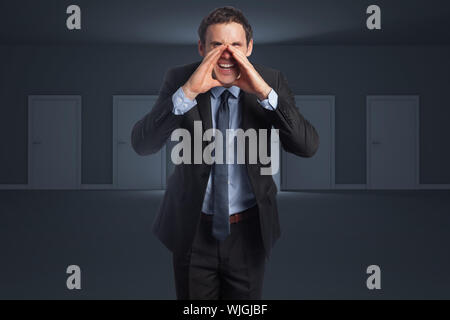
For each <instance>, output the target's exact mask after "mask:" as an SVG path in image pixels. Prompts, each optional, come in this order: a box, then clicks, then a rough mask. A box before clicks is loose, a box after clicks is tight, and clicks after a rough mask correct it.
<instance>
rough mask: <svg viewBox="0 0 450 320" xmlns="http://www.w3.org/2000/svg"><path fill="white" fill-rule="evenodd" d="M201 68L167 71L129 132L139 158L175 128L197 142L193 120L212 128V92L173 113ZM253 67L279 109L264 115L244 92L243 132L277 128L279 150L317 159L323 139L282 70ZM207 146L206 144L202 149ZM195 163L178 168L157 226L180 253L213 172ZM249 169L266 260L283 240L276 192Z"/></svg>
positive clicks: (190, 236) (186, 244) (269, 180)
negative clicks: (174, 100) (147, 108)
mask: <svg viewBox="0 0 450 320" xmlns="http://www.w3.org/2000/svg"><path fill="white" fill-rule="evenodd" d="M200 63H201V61H199V62H196V63H192V64H188V65H183V66H177V67H174V68H172V69H169V70H168V71H167V72H166V74H165V77H164V81H163V84H162V86H161V89H160V92H159V97H158V99H157V101H156V102H155V105H154V106H153V109H152V110H151V111H150V112H149V113H148V114H146V115H145V116H144V117H143V118H142V119H140V120H139V121H138V122H137V123H136V124H135V125H134V127H133V130H132V133H131V142H132V146H133V148H134V150H135V151H136V152H137V153H138V154H139V155H142V156H144V155H148V154H152V153H155V152H157V151H159V150H160V149H161V147H162V146H163V145H164V144H165V143H166V141H167V139H168V138H170V135H171V133H172V131H173V130H174V129H177V128H184V129H187V130H189V132H190V133H191V137H193V136H194V134H193V128H194V121H199V120H201V121H202V125H203V130H207V129H209V128H211V127H212V120H211V99H210V91H208V92H206V93H203V94H200V95H198V96H197V98H196V99H197V105H196V106H195V107H193V108H192V109H190V110H189V111H188V112H187V113H185V114H183V115H175V114H173V113H172V109H173V103H172V95H173V94H174V92H175V91H176V90H177V89H178V88H179V87H180V86H182V85H183V84H184V83H185V82H186V81H187V80H188V79H189V77H190V76H191V74H192V73H193V72H194V71H195V70H196V68H197V67H198V65H199V64H200ZM254 67H255V69H256V70H257V71H258V72H259V74H260V75H261V76H262V78H263V79H264V80H265V81H266V82H267V83H268V84H269V86H271V87H272V88H273V89H274V90H275V92H276V93H277V94H278V106H277V108H276V110H275V111H272V110H266V109H265V108H263V107H262V106H261V105H260V104H259V103H258V102H257V100H256V99H257V97H256V96H255V95H253V94H249V93H246V92H243V95H242V96H241V106H242V107H241V112H242V126H241V127H242V129H244V130H247V129H249V128H254V129H256V131H258V129H267V130H269V133H270V129H271V128H272V126H273V127H274V128H276V129H279V137H280V141H281V145H282V147H283V148H284V149H285V150H286V151H287V152H291V153H293V154H296V155H298V156H301V157H311V156H313V155H314V154H315V152H316V151H317V149H318V146H319V135H318V134H317V132H316V129H315V128H314V127H313V126H312V125H311V124H310V123H309V122H308V120H306V119H305V118H304V117H303V116H302V115H301V114H300V112H299V111H298V109H297V108H296V106H295V100H294V95H293V93H292V91H291V90H290V88H289V87H288V83H287V80H286V78H285V77H284V75H283V74H282V73H281V72H280V71H278V70H275V69H271V68H267V67H263V66H259V65H254ZM269 139H270V135H269ZM192 140H193V139H192ZM268 141H270V140H268ZM208 143H209V142H204V143H203V147H205V146H206V145H207V144H208ZM192 144H193V141H192ZM191 150H193V149H191ZM269 150H270V144H269ZM247 151H248V148H246V163H248V152H247ZM192 154H193V152H192ZM191 163H192V164H179V165H176V166H175V170H174V172H173V174H172V175H171V177H170V178H169V181H168V185H167V190H166V192H165V195H164V199H163V201H162V204H161V206H160V208H159V212H158V213H157V216H156V218H155V221H154V224H153V232H154V233H155V234H156V235H157V237H158V238H159V239H160V240H161V241H162V242H163V243H164V245H165V246H166V247H167V248H168V249H169V250H171V251H172V252H174V253H176V254H183V253H185V252H187V250H188V249H189V247H190V245H191V244H192V241H193V239H194V235H195V231H196V227H197V223H198V222H199V218H200V214H201V208H202V203H203V198H204V196H205V191H206V187H207V183H208V178H209V174H210V170H211V165H208V164H204V163H202V164H193V163H194V162H193V161H191ZM246 166H247V172H248V176H249V180H250V183H251V185H252V187H253V192H254V194H255V198H256V202H257V205H258V209H259V210H258V211H259V216H260V219H259V221H260V227H261V234H262V238H263V239H262V240H263V244H264V248H265V252H266V256H267V257H269V256H270V252H271V248H272V246H273V244H274V243H275V241H276V240H277V239H278V238H279V236H280V224H279V220H278V211H277V204H276V193H277V188H276V185H275V183H274V181H273V178H272V176H270V175H261V174H260V168H261V167H262V165H261V164H260V163H259V161H258V163H256V164H247V165H246Z"/></svg>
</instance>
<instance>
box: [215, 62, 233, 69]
mask: <svg viewBox="0 0 450 320" xmlns="http://www.w3.org/2000/svg"><path fill="white" fill-rule="evenodd" d="M217 65H218V66H219V68H221V69H224V70H230V69H233V68H234V67H235V64H234V63H218V64H217Z"/></svg>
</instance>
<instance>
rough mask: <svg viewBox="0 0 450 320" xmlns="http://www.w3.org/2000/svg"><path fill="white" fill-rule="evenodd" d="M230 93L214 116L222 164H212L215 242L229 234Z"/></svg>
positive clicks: (228, 92) (222, 96) (213, 231)
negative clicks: (220, 140) (227, 136)
mask: <svg viewBox="0 0 450 320" xmlns="http://www.w3.org/2000/svg"><path fill="white" fill-rule="evenodd" d="M229 96H230V91H228V90H226V89H225V91H224V92H223V93H222V95H221V102H220V106H219V110H217V114H216V129H218V130H219V131H220V132H221V133H222V136H223V152H222V155H223V164H220V163H217V162H214V167H213V170H214V174H213V179H212V180H213V181H212V182H213V188H212V189H213V193H214V196H213V198H214V216H213V227H212V228H213V230H212V234H213V236H214V237H215V238H216V239H217V240H221V241H222V240H225V239H226V237H227V236H228V235H229V234H230V215H229V212H228V211H229V210H228V166H227V164H226V159H227V157H226V153H225V150H226V130H227V129H228V128H229V120H230V107H229V105H228V98H229Z"/></svg>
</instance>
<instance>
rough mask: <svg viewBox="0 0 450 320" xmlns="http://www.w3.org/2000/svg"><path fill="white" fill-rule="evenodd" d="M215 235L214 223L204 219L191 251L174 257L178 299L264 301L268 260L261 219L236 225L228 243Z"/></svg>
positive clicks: (256, 217) (249, 220) (251, 219)
mask: <svg viewBox="0 0 450 320" xmlns="http://www.w3.org/2000/svg"><path fill="white" fill-rule="evenodd" d="M247 210H258V209H257V206H255V207H253V208H250V209H247ZM211 231H212V221H207V220H206V219H204V218H201V219H200V223H199V224H198V228H197V232H196V235H195V238H194V241H193V244H192V246H191V249H190V250H189V251H188V252H187V253H186V254H183V255H173V267H174V273H175V287H176V293H177V299H180V300H188V299H199V300H200V299H201V300H205V299H208V300H217V299H226V300H234V299H252V300H257V299H261V295H262V287H263V279H264V269H265V262H266V258H265V252H264V247H263V243H262V237H261V231H260V227H259V219H258V215H257V214H256V215H254V216H253V217H252V218H248V219H245V220H243V221H239V222H237V223H232V224H231V225H230V235H228V237H227V238H226V239H225V240H224V241H219V240H217V239H215V238H214V237H213V236H212V234H211Z"/></svg>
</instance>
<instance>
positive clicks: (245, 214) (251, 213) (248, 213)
mask: <svg viewBox="0 0 450 320" xmlns="http://www.w3.org/2000/svg"><path fill="white" fill-rule="evenodd" d="M257 214H258V210H257V206H256V205H255V206H253V207H251V208H248V209H246V210H244V211H241V212H237V213H233V214H232V215H230V223H238V222H239V221H242V220H246V219H249V218H253V217H255V216H256V215H257ZM202 218H203V219H205V220H206V221H212V220H213V215H212V214H207V213H204V212H202Z"/></svg>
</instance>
